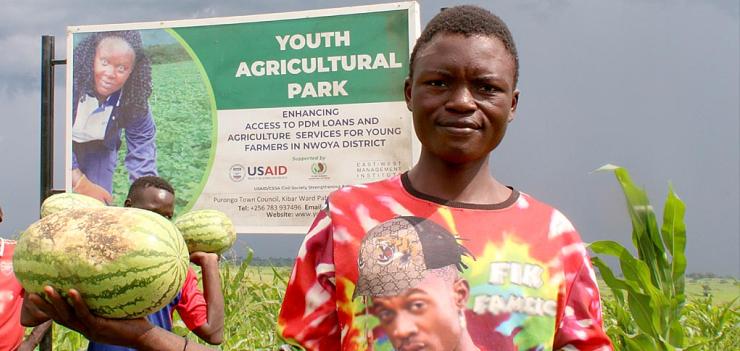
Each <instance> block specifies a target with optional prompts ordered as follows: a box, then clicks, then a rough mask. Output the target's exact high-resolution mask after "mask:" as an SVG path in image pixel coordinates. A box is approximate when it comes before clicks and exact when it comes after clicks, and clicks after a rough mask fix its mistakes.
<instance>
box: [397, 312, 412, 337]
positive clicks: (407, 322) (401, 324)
mask: <svg viewBox="0 0 740 351" xmlns="http://www.w3.org/2000/svg"><path fill="white" fill-rule="evenodd" d="M395 324H396V325H395V328H394V330H393V335H394V336H395V337H397V338H408V337H410V336H412V335H415V334H416V333H417V331H418V330H417V328H416V321H415V320H414V317H413V316H411V315H409V313H406V312H401V313H400V314H399V315H398V316H397V317H396V323H395Z"/></svg>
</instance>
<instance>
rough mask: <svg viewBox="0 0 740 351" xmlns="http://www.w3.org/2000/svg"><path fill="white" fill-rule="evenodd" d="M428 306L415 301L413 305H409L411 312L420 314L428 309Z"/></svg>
mask: <svg viewBox="0 0 740 351" xmlns="http://www.w3.org/2000/svg"><path fill="white" fill-rule="evenodd" d="M426 306H427V304H426V303H424V302H423V301H414V302H412V303H411V304H409V311H411V312H414V313H418V312H422V311H424V310H425V309H426Z"/></svg>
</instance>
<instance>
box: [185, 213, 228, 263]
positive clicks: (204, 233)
mask: <svg viewBox="0 0 740 351" xmlns="http://www.w3.org/2000/svg"><path fill="white" fill-rule="evenodd" d="M175 226H177V229H180V233H182V236H183V238H185V242H186V243H187V244H188V251H190V252H191V253H193V252H196V251H202V252H214V253H217V254H220V253H222V252H224V251H226V250H228V249H229V248H230V247H231V245H233V244H234V241H235V240H236V231H235V230H234V224H233V223H232V222H231V219H230V218H229V217H228V216H226V214H224V213H223V212H221V211H217V210H197V211H190V212H188V213H186V214H184V215H182V216H180V217H177V219H175Z"/></svg>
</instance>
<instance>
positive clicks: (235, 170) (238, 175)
mask: <svg viewBox="0 0 740 351" xmlns="http://www.w3.org/2000/svg"><path fill="white" fill-rule="evenodd" d="M229 178H231V181H232V182H241V181H242V179H244V166H242V165H239V164H236V165H233V166H231V168H229Z"/></svg>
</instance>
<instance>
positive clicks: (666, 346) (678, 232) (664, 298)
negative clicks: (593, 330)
mask: <svg viewBox="0 0 740 351" xmlns="http://www.w3.org/2000/svg"><path fill="white" fill-rule="evenodd" d="M599 170H602V171H604V170H606V171H613V172H614V174H615V175H616V177H617V180H618V181H619V184H620V185H621V187H622V190H623V192H624V195H625V198H626V200H627V210H628V212H629V215H630V218H631V220H632V243H633V244H634V246H635V247H636V249H637V257H635V256H633V255H632V254H631V253H630V251H629V250H627V249H626V248H625V247H624V246H622V245H620V244H619V243H617V242H615V241H610V240H604V241H597V242H594V243H592V244H591V245H590V248H591V250H593V251H594V252H595V253H597V254H603V255H609V256H613V257H616V258H617V259H618V260H619V265H620V268H621V270H622V274H623V276H624V277H623V278H618V277H617V276H616V275H615V274H614V273H613V272H612V270H611V269H610V268H609V266H607V265H606V263H605V262H604V261H602V260H601V259H600V258H599V257H593V258H592V262H593V264H594V265H595V266H596V267H598V269H599V271H600V273H601V276H602V278H603V279H604V282H605V283H606V285H607V286H608V287H609V289H610V290H611V293H612V295H613V299H614V301H613V303H606V304H605V311H606V312H607V315H608V318H610V319H611V320H608V321H607V325H609V327H608V329H607V333H609V336H610V337H611V338H612V341H613V342H614V344H615V346H616V347H617V348H618V349H623V350H636V351H637V350H666V351H668V350H689V349H698V347H699V346H700V345H698V344H697V345H694V346H691V347H686V341H687V338H686V336H685V332H684V328H683V325H682V324H681V318H682V310H683V308H684V305H685V302H686V295H685V293H684V288H685V278H684V274H685V271H686V256H685V250H686V227H685V225H684V221H683V218H684V212H685V209H686V208H685V206H684V203H683V202H682V201H681V200H680V199H679V198H678V196H676V194H675V193H674V192H673V189H672V187H669V191H668V197H667V198H666V202H665V208H664V210H663V226H662V228H660V229H659V228H658V223H657V220H656V217H655V213H654V212H653V208H652V206H651V205H650V202H649V201H648V197H647V194H646V193H645V191H644V190H643V189H641V188H638V187H637V186H635V184H634V183H633V182H632V180H631V179H630V177H629V174H628V173H627V170H625V169H624V168H621V167H616V166H612V165H606V166H604V167H601V168H600V169H599Z"/></svg>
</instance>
